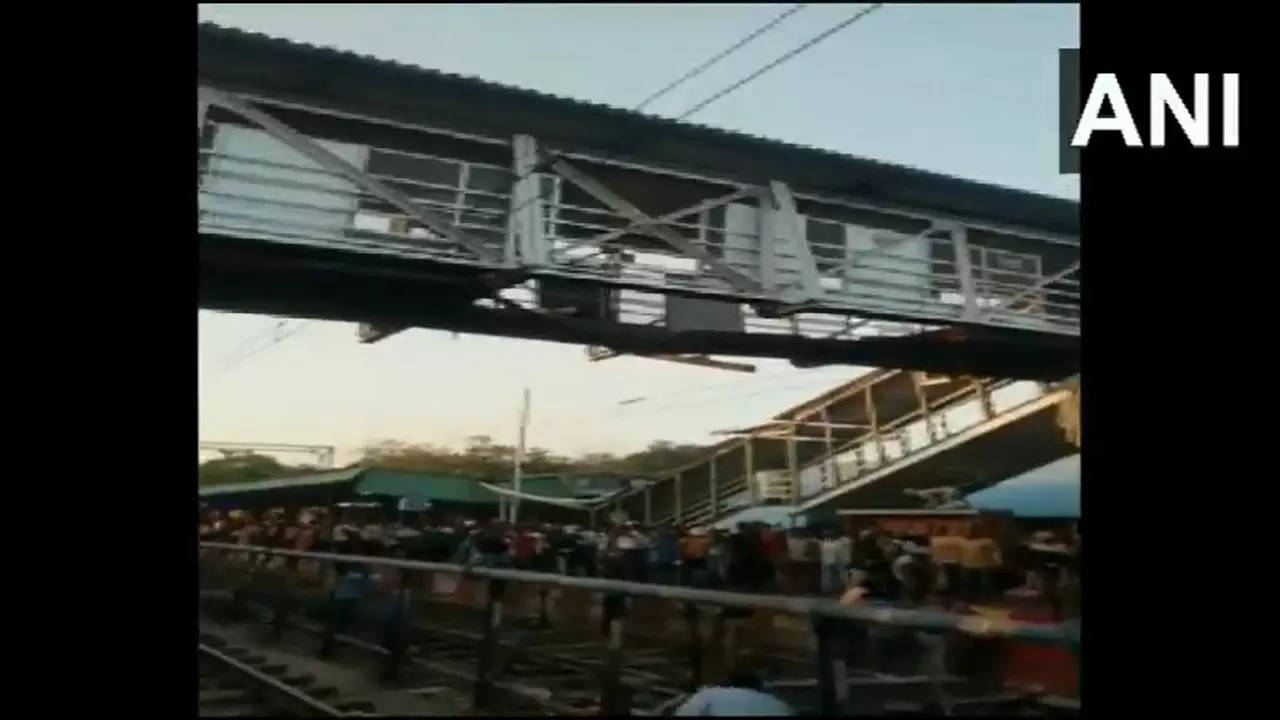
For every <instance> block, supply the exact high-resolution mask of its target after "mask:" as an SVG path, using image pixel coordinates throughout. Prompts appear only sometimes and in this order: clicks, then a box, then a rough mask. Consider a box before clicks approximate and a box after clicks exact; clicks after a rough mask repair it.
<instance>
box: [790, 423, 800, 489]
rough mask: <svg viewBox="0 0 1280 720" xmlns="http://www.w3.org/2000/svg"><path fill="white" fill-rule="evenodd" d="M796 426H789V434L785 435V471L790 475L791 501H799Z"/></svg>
mask: <svg viewBox="0 0 1280 720" xmlns="http://www.w3.org/2000/svg"><path fill="white" fill-rule="evenodd" d="M795 432H796V426H795V425H792V426H791V435H789V436H787V472H788V473H790V477H791V503H792V504H795V503H798V502H800V463H799V461H798V460H797V458H796V438H795Z"/></svg>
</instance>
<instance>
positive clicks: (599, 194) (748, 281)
mask: <svg viewBox="0 0 1280 720" xmlns="http://www.w3.org/2000/svg"><path fill="white" fill-rule="evenodd" d="M549 165H550V167H551V170H552V171H554V172H555V173H556V174H557V175H559V176H560V177H562V178H564V179H565V180H568V181H569V182H572V183H573V184H575V185H577V186H578V187H580V188H582V189H583V190H584V191H585V192H586V193H587V194H588V195H590V196H592V197H594V198H595V199H596V200H599V201H600V202H602V203H604V204H605V205H606V206H608V207H609V208H610V209H612V210H613V211H614V212H616V213H618V214H619V215H622V216H623V217H626V218H627V219H629V220H631V222H632V223H634V224H635V228H634V232H635V233H636V234H638V235H647V236H648V237H651V238H654V239H656V240H661V241H662V242H665V243H666V244H668V245H670V246H671V247H672V248H673V249H675V250H677V251H678V252H681V253H683V254H685V255H687V256H689V257H691V258H694V259H696V260H698V261H699V262H701V263H702V264H703V265H705V266H706V268H707V269H708V270H709V271H711V272H712V273H714V274H715V275H717V276H718V277H720V278H721V279H722V280H724V281H725V282H727V283H729V285H730V286H732V287H733V288H734V289H736V290H738V291H740V292H745V293H760V292H761V291H762V286H761V284H760V283H759V282H758V281H757V280H756V279H755V278H752V277H750V276H748V275H745V274H743V273H741V272H738V271H737V270H735V269H733V268H732V267H730V266H729V265H727V264H725V263H723V262H721V261H720V260H717V259H716V258H714V257H712V256H711V254H710V253H708V252H707V251H706V250H703V249H702V248H701V247H698V246H697V245H696V244H694V243H692V242H690V241H689V240H688V239H686V238H684V237H682V236H681V235H680V234H679V233H677V232H675V231H674V230H671V229H670V228H667V227H664V226H662V225H656V224H654V223H656V222H658V221H657V219H656V218H653V217H650V216H649V214H648V213H646V212H645V211H643V210H641V209H640V208H638V207H636V206H635V205H633V204H631V202H629V201H628V200H627V199H626V198H624V197H622V196H621V195H619V194H617V193H616V192H614V191H613V190H610V189H609V188H608V187H606V186H605V185H604V183H602V182H600V181H599V180H596V179H595V178H594V177H591V176H590V175H588V174H586V173H585V172H583V171H582V170H579V169H578V168H576V167H574V166H573V165H570V164H569V163H568V162H565V160H564V159H563V158H555V159H553V160H552V161H551V162H550V163H549Z"/></svg>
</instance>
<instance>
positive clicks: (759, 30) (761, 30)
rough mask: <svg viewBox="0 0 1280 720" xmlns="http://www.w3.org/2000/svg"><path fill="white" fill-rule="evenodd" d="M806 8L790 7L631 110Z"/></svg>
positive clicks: (696, 74) (665, 92)
mask: <svg viewBox="0 0 1280 720" xmlns="http://www.w3.org/2000/svg"><path fill="white" fill-rule="evenodd" d="M806 7H808V5H807V4H805V3H797V4H796V5H794V6H792V7H791V9H789V10H787V11H786V12H784V13H782V14H781V15H779V16H777V17H775V18H774V19H773V20H770V21H769V22H768V23H767V24H765V25H762V26H761V27H759V28H757V29H756V30H755V31H754V32H752V33H751V34H750V35H747V36H746V37H744V38H742V39H741V40H739V41H738V42H736V43H734V44H733V45H732V46H731V47H730V48H729V49H727V50H724V51H723V52H721V53H720V54H719V55H716V56H715V57H713V58H711V59H710V60H708V61H706V62H704V63H702V64H701V65H699V66H698V67H696V68H694V69H692V70H690V71H689V72H687V73H685V74H684V75H681V76H680V77H679V78H678V79H677V80H675V81H673V82H671V83H670V84H668V85H667V86H666V87H664V88H662V89H661V90H659V91H658V92H656V93H654V94H652V95H650V96H649V97H647V98H645V99H644V100H642V101H640V104H639V105H636V106H635V108H633V109H634V110H636V111H640V110H643V109H644V107H645V106H646V105H648V104H649V103H651V102H653V101H654V100H657V99H658V98H660V97H662V96H663V95H666V94H667V93H669V92H671V91H672V90H675V89H676V88H677V87H679V86H681V85H683V84H684V83H686V82H688V81H689V80H692V79H693V78H695V77H697V76H698V75H700V74H702V73H703V72H704V71H706V70H707V68H710V67H711V66H712V65H715V64H716V63H718V62H720V61H721V60H723V59H725V58H726V57H728V56H730V55H732V54H733V53H734V52H736V51H737V50H738V49H739V48H741V47H742V46H744V45H746V44H747V43H749V42H751V41H752V40H755V39H756V38H758V37H760V36H761V35H763V34H765V33H766V32H769V31H770V30H772V29H773V28H775V27H777V26H778V25H779V24H780V23H781V22H782V21H783V20H786V19H787V18H789V17H791V16H792V15H795V14H796V13H798V12H800V11H801V10H803V9H805V8H806Z"/></svg>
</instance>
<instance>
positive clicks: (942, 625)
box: [200, 542, 1080, 715]
mask: <svg viewBox="0 0 1280 720" xmlns="http://www.w3.org/2000/svg"><path fill="white" fill-rule="evenodd" d="M200 547H201V548H202V549H205V550H212V551H224V552H234V553H242V554H248V555H250V556H251V557H252V556H253V555H254V554H265V555H272V556H281V557H286V558H298V559H309V560H315V561H320V562H324V563H346V564H358V565H364V566H367V567H371V568H394V569H398V570H400V571H406V572H409V573H448V574H453V575H458V576H463V577H467V578H474V579H479V580H483V581H486V585H487V602H486V608H485V618H486V621H485V623H484V628H483V634H482V639H481V642H480V648H479V668H478V670H477V673H476V675H475V693H476V695H475V697H476V700H477V704H482V703H483V697H484V696H485V694H486V693H487V692H488V691H490V690H492V689H493V687H494V679H493V674H494V671H493V663H494V653H495V650H496V647H497V638H498V634H499V633H500V632H501V618H502V603H503V596H504V590H505V588H506V586H507V584H508V583H531V584H535V585H539V586H558V587H562V588H579V589H582V590H588V591H594V592H598V593H601V594H602V598H601V602H602V615H603V623H604V627H607V628H608V633H607V637H608V640H607V646H606V648H607V649H606V653H607V656H608V657H607V659H606V662H605V665H604V667H605V672H604V673H603V674H602V679H601V683H602V688H601V690H602V692H601V697H602V711H603V712H604V713H605V714H612V713H616V712H620V711H623V710H624V709H625V708H623V705H622V701H621V700H620V699H619V698H620V693H619V689H620V687H621V686H620V685H619V676H618V667H619V658H620V654H621V653H622V652H623V649H622V642H623V641H622V632H621V630H622V623H623V622H624V620H625V615H626V609H625V603H624V602H623V599H624V598H626V597H649V598H662V599H666V600H673V601H679V602H683V603H684V604H685V608H686V615H687V616H688V615H689V614H692V615H693V616H694V617H695V618H696V614H697V612H696V609H695V608H696V606H697V605H712V606H718V607H721V608H739V609H743V610H760V609H769V610H773V611H777V612H780V613H785V614H789V615H795V616H800V617H803V618H807V619H808V620H809V621H810V623H811V624H812V627H813V630H814V633H815V636H816V640H817V675H818V677H817V687H818V691H819V707H820V709H821V711H822V713H823V714H827V715H829V714H833V713H835V712H837V710H838V709H839V708H840V706H841V704H842V703H843V702H844V700H846V699H847V693H848V688H849V681H848V678H847V675H846V672H847V668H846V667H845V664H844V662H845V661H844V656H843V655H842V654H841V653H839V652H838V651H837V647H838V636H839V635H840V634H841V628H842V627H847V624H848V623H854V624H861V625H871V626H890V627H899V628H908V629H916V630H921V631H929V632H932V633H941V634H961V635H967V636H973V637H977V638H1004V639H1008V640H1011V641H1017V642H1025V643H1035V644H1049V645H1058V646H1065V647H1068V648H1071V649H1072V650H1073V651H1078V648H1079V644H1080V624H1079V622H1078V621H1077V622H1073V623H1066V624H1061V625H1052V626H1050V625H1036V624H1029V623H1020V622H1014V621H1008V620H999V619H993V618H985V617H977V616H962V615H957V614H954V613H947V612H942V611H936V610H926V609H908V608H890V607H876V606H868V605H842V604H840V603H838V602H836V601H834V600H828V599H818V598H805V597H794V596H785V595H766V594H751V593H743V592H732V591H724V590H710V589H700V588H690V587H683V586H674V585H659V584H651V583H639V582H630V581H624V580H615V579H602V578H591V577H575V576H566V575H557V574H550V573H541V572H531V571H524V570H511V569H501V568H488V567H463V566H461V565H454V564H448V563H436V562H424V561H418V560H407V559H399V558H386V557H374V556H363V555H359V556H358V555H344V554H336V553H323V552H299V551H294V550H282V549H275V548H267V547H259V546H247V545H236V544H230V543H220V542H201V543H200ZM409 592H410V590H409V589H408V587H407V586H406V585H405V584H404V583H402V584H401V588H400V589H399V590H398V593H399V594H400V598H399V600H400V601H401V602H404V603H407V602H408V595H409ZM277 612H278V617H277V620H279V614H280V613H282V612H283V611H282V610H280V611H277ZM406 614H407V613H399V614H398V616H399V618H400V622H401V623H403V622H406V618H405V615H406ZM402 630H403V627H400V628H395V627H392V628H390V629H389V631H388V641H387V644H388V645H389V646H390V653H389V660H388V662H389V663H390V666H391V670H390V672H391V673H392V674H394V669H395V666H396V664H398V663H400V662H403V660H404V642H402V641H399V640H397V639H396V637H397V632H398V631H402ZM694 655H695V657H694V658H693V659H692V662H693V663H695V670H694V677H695V678H696V677H699V676H700V666H699V665H698V663H700V660H699V659H698V652H695V653H694Z"/></svg>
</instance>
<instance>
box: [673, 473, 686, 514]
mask: <svg viewBox="0 0 1280 720" xmlns="http://www.w3.org/2000/svg"><path fill="white" fill-rule="evenodd" d="M674 482H675V501H676V507H675V513H674V514H673V515H672V517H674V518H675V519H676V524H677V525H679V524H680V521H681V520H683V519H684V498H682V497H681V490H683V488H682V487H681V485H682V483H681V482H680V473H676V478H675V481H674Z"/></svg>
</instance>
